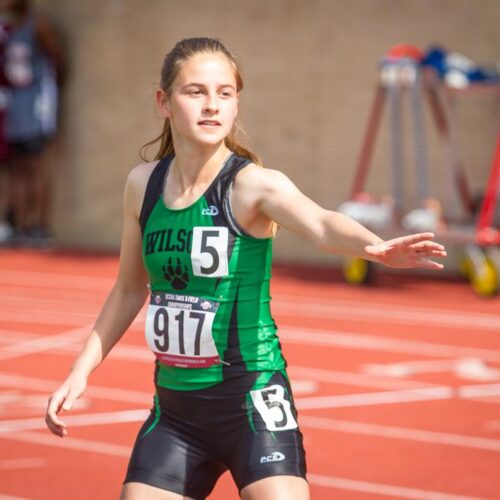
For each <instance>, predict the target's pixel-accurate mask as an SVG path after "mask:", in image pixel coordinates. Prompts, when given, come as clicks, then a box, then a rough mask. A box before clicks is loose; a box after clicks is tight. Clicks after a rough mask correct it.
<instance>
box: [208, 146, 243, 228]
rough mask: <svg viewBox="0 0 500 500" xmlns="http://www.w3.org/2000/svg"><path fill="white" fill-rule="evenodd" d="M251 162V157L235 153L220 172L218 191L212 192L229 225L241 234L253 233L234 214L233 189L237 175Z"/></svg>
mask: <svg viewBox="0 0 500 500" xmlns="http://www.w3.org/2000/svg"><path fill="white" fill-rule="evenodd" d="M251 163H252V161H251V160H250V159H248V158H245V157H244V156H238V155H236V154H234V153H233V154H232V155H231V157H230V158H229V160H228V161H227V162H226V164H225V165H224V168H223V170H222V172H221V173H220V176H219V182H217V185H216V186H215V188H216V192H215V193H212V194H213V195H215V197H216V199H215V200H213V201H216V203H217V205H218V206H220V207H221V208H222V212H223V214H224V216H225V219H226V221H227V223H228V224H229V227H230V228H231V229H232V230H233V231H234V232H235V233H236V234H238V235H240V236H242V235H244V236H251V235H250V234H249V233H247V232H246V231H245V230H244V229H243V228H242V227H241V226H240V225H239V223H238V221H237V220H236V217H235V216H234V213H233V207H232V205H231V190H232V185H233V181H234V178H235V177H236V175H237V174H238V173H239V172H240V171H241V170H243V169H244V168H245V167H246V166H248V165H250V164H251Z"/></svg>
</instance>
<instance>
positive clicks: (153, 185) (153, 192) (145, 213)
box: [139, 155, 173, 234]
mask: <svg viewBox="0 0 500 500" xmlns="http://www.w3.org/2000/svg"><path fill="white" fill-rule="evenodd" d="M172 158H173V156H172V155H169V156H166V157H165V158H162V159H161V160H160V161H159V162H158V163H157V165H156V167H155V168H154V169H153V171H152V172H151V175H150V176H149V179H148V184H147V186H146V192H145V193H144V200H143V201H142V207H141V214H140V216H139V222H140V224H141V231H142V234H144V229H145V228H146V223H147V222H148V219H149V216H150V215H151V212H152V211H153V208H154V206H155V205H156V203H157V202H158V199H159V198H160V196H161V195H162V191H163V184H164V180H165V176H166V175H167V171H168V167H169V166H170V163H171V162H172Z"/></svg>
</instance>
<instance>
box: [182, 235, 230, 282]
mask: <svg viewBox="0 0 500 500" xmlns="http://www.w3.org/2000/svg"><path fill="white" fill-rule="evenodd" d="M228 241H229V231H228V229H227V227H224V226H222V227H217V226H214V227H199V226H196V227H193V248H192V250H191V264H192V267H193V274H194V275H195V276H205V277H210V278H217V277H220V276H227V275H228V262H227V246H228Z"/></svg>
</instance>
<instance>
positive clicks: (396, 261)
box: [365, 233, 446, 269]
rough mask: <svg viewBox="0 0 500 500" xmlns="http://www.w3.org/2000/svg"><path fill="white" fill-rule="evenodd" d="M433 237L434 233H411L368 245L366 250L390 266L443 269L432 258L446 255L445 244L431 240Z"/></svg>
mask: <svg viewBox="0 0 500 500" xmlns="http://www.w3.org/2000/svg"><path fill="white" fill-rule="evenodd" d="M433 238H434V234H433V233H420V234H411V235H409V236H402V237H400V238H394V239H393V240H388V241H382V242H381V243H378V244H376V245H367V246H366V247H365V252H366V253H367V254H368V255H369V256H371V257H373V258H374V260H376V261H377V262H380V263H381V264H384V265H386V266H388V267H396V268H403V269H404V268H423V269H443V264H439V263H437V262H434V261H433V260H431V259H432V258H434V257H437V258H441V257H446V251H445V249H444V246H443V245H440V244H439V243H436V242H435V241H431V240H432V239H433Z"/></svg>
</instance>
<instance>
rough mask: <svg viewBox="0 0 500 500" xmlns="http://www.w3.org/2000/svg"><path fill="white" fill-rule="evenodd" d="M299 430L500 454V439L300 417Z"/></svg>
mask: <svg viewBox="0 0 500 500" xmlns="http://www.w3.org/2000/svg"><path fill="white" fill-rule="evenodd" d="M299 424H300V426H301V427H304V428H310V429H322V430H330V431H334V432H344V433H349V434H359V435H363V436H373V437H377V438H382V439H384V438H385V439H402V440H405V441H417V442H420V443H427V444H439V445H447V446H457V447H461V448H472V449H478V450H487V451H496V452H498V451H500V440H498V439H488V438H481V437H475V436H463V435H460V434H449V433H445V432H436V431H425V430H421V429H412V428H408V427H393V426H389V425H379V424H369V423H364V422H351V421H348V420H334V419H330V418H325V417H313V416H308V415H299Z"/></svg>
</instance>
